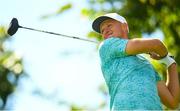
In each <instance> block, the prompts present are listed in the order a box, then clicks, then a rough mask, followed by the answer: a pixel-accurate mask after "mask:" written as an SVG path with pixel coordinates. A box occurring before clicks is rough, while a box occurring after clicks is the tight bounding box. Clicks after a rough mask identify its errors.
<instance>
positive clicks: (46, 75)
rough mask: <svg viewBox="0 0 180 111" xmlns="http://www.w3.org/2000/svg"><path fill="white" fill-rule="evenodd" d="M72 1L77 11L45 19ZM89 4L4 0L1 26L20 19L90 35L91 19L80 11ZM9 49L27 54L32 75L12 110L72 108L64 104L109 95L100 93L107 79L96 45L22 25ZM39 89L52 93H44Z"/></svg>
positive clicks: (22, 85)
mask: <svg viewBox="0 0 180 111" xmlns="http://www.w3.org/2000/svg"><path fill="white" fill-rule="evenodd" d="M69 2H72V3H73V9H72V10H69V11H67V12H65V13H63V14H61V15H58V16H54V17H50V18H48V19H40V17H41V16H43V15H46V14H50V13H53V12H55V11H56V10H57V9H58V8H59V7H60V6H63V5H64V4H66V3H69ZM86 6H87V4H86V2H85V0H76V1H73V0H3V1H1V4H0V24H1V25H6V26H8V25H9V22H10V21H11V19H12V18H13V17H16V18H17V19H18V21H19V24H20V25H22V26H27V27H32V28H37V29H43V30H48V31H52V32H58V33H62V34H67V35H73V36H80V37H82V38H87V37H86V34H87V32H88V31H90V30H92V29H91V21H88V20H87V19H86V18H83V17H82V16H81V15H80V9H81V8H83V7H86ZM6 47H7V48H9V49H13V50H14V51H15V52H16V53H17V54H19V55H21V56H22V57H23V64H24V69H25V71H26V72H27V73H28V75H29V76H30V78H24V79H22V80H21V81H20V86H19V87H18V88H17V90H16V92H15V93H14V94H13V95H12V96H11V98H10V99H9V100H10V101H9V102H8V105H7V108H10V109H12V110H14V111H35V110H36V111H38V110H39V111H67V110H68V107H67V106H63V105H60V104H58V102H62V101H66V102H68V103H74V104H77V105H80V106H91V107H97V106H98V105H99V104H100V103H101V102H102V101H103V100H104V99H105V98H104V97H103V96H102V95H101V94H100V93H99V91H98V87H99V85H101V84H103V83H104V79H103V76H102V74H101V70H100V65H99V58H98V57H99V56H98V52H97V51H96V47H97V46H96V45H95V44H93V43H88V42H83V41H79V40H74V39H69V38H63V37H59V36H54V35H49V34H43V33H39V32H33V31H29V30H25V29H19V30H18V32H17V33H16V34H15V35H14V36H13V38H11V39H10V40H9V41H8V42H7V43H6ZM37 88H38V89H40V90H41V91H42V93H43V94H44V95H48V97H46V98H43V97H41V96H38V94H37V92H38V91H37V90H36V89H37ZM47 98H49V99H47ZM104 110H107V109H104ZM104 110H103V111H104Z"/></svg>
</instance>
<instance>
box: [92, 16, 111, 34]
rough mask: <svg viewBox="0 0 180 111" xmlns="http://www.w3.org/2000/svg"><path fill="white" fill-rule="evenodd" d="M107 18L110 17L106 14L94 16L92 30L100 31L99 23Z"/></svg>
mask: <svg viewBox="0 0 180 111" xmlns="http://www.w3.org/2000/svg"><path fill="white" fill-rule="evenodd" d="M107 19H111V18H110V17H107V16H100V17H98V18H96V19H95V20H94V22H93V23H92V28H93V30H94V31H96V32H98V33H100V25H101V23H102V22H103V21H105V20H107Z"/></svg>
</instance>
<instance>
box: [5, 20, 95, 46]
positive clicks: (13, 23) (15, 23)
mask: <svg viewBox="0 0 180 111" xmlns="http://www.w3.org/2000/svg"><path fill="white" fill-rule="evenodd" d="M18 28H23V29H28V30H33V31H38V32H44V33H48V34H53V35H58V36H62V37H67V38H72V39H78V40H83V41H87V42H92V43H98V42H96V41H92V40H88V39H84V38H79V37H75V36H69V35H64V34H59V33H54V32H49V31H44V30H39V29H34V28H28V27H24V26H20V25H19V24H18V20H17V18H13V19H12V20H11V22H10V24H9V27H8V30H7V33H8V34H9V35H10V36H12V35H14V34H15V33H16V32H17V30H18Z"/></svg>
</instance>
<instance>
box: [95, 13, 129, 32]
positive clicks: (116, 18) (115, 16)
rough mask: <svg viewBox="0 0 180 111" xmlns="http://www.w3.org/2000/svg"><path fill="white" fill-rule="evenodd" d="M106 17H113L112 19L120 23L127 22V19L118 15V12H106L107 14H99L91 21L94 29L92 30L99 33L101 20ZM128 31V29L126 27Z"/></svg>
mask: <svg viewBox="0 0 180 111" xmlns="http://www.w3.org/2000/svg"><path fill="white" fill-rule="evenodd" d="M107 19H114V20H117V21H119V22H121V23H126V24H127V21H126V19H125V18H124V17H122V16H120V15H119V14H117V13H108V14H105V15H102V16H99V17H98V18H96V19H95V20H94V21H93V23H92V28H93V29H94V31H96V32H98V33H100V25H101V23H102V22H103V21H105V20H107ZM128 31H129V29H128Z"/></svg>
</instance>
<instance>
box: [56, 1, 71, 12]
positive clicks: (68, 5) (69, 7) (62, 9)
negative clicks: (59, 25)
mask: <svg viewBox="0 0 180 111" xmlns="http://www.w3.org/2000/svg"><path fill="white" fill-rule="evenodd" d="M71 8H72V4H71V3H68V4H66V5H64V6H62V7H60V8H59V9H58V10H57V12H56V14H60V13H63V12H65V11H67V10H69V9H71Z"/></svg>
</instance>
